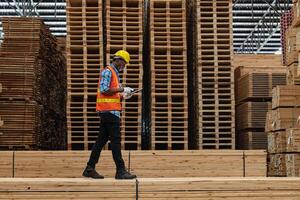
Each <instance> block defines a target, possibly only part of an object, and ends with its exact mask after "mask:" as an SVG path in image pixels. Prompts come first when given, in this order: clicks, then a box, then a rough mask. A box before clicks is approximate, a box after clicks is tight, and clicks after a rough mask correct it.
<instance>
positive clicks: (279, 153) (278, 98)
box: [266, 85, 300, 176]
mask: <svg viewBox="0 0 300 200" xmlns="http://www.w3.org/2000/svg"><path fill="white" fill-rule="evenodd" d="M299 92H300V86H296V85H288V86H277V87H275V88H274V89H273V91H272V93H273V94H272V96H273V98H272V109H273V110H270V111H269V112H268V116H267V120H266V132H267V133H268V153H269V158H270V162H269V176H299V170H300V168H299V167H300V166H299V162H298V157H299V156H300V148H299V146H300V138H299V137H300V124H299V116H300V108H299V107H300V98H299V97H298V95H299Z"/></svg>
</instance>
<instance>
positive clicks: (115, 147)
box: [107, 114, 136, 179]
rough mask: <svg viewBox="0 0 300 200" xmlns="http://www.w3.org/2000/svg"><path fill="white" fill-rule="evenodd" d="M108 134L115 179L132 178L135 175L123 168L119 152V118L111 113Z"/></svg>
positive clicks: (123, 164)
mask: <svg viewBox="0 0 300 200" xmlns="http://www.w3.org/2000/svg"><path fill="white" fill-rule="evenodd" d="M107 131H108V132H109V135H110V141H111V144H110V145H111V150H112V154H113V158H114V161H115V164H116V168H117V172H116V177H115V178H116V179H133V178H136V176H135V175H132V174H130V173H129V172H127V171H126V169H125V163H124V160H123V158H122V153H121V132H120V118H118V117H117V116H114V115H112V114H111V120H110V126H108V127H107Z"/></svg>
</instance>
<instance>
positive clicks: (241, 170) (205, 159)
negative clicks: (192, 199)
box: [14, 150, 266, 178]
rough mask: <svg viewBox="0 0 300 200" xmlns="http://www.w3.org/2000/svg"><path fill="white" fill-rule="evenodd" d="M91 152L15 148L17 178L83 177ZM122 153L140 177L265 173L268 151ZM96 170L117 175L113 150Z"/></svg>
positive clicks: (104, 154) (127, 164)
mask: <svg viewBox="0 0 300 200" xmlns="http://www.w3.org/2000/svg"><path fill="white" fill-rule="evenodd" d="M89 154H90V152H88V151H16V152H15V156H14V159H15V161H14V175H15V177H18V178H28V177H33V178H42V177H57V178H62V177H66V178H68V177H70V178H71V177H72V178H78V177H81V176H82V172H83V170H84V168H85V166H86V163H87V161H88V158H89ZM122 154H123V158H124V160H125V164H126V166H127V167H128V169H129V170H130V171H132V172H133V173H136V174H137V176H138V177H147V178H149V177H195V176H197V177H216V176H217V177H223V176H227V177H238V176H244V175H245V176H265V175H266V174H265V171H266V154H265V152H264V151H262V150H261V151H258V150H254V151H251V150H248V151H235V150H219V151H215V150H200V151H192V150H189V151H187V150H184V151H130V152H128V151H123V152H122ZM129 155H130V161H129ZM244 161H245V162H244ZM212 166H213V167H212ZM187 168H188V169H189V170H186V169H187ZM96 169H97V171H99V173H101V174H103V175H104V176H105V177H114V175H115V165H114V162H113V159H112V156H111V152H110V151H103V152H102V153H101V157H100V160H99V163H98V165H97V166H96Z"/></svg>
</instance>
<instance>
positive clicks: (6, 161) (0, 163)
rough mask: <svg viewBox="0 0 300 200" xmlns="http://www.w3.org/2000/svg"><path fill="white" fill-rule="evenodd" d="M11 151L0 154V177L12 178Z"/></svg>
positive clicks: (12, 158) (12, 159)
mask: <svg viewBox="0 0 300 200" xmlns="http://www.w3.org/2000/svg"><path fill="white" fill-rule="evenodd" d="M13 154H14V152H13V151H1V152H0V156H1V159H0V169H1V170H0V177H3V178H5V177H13V161H14V157H13Z"/></svg>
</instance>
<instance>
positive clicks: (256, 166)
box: [244, 150, 267, 177]
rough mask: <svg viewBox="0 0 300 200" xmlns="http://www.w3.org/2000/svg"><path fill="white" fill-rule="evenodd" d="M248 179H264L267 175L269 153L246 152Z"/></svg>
mask: <svg viewBox="0 0 300 200" xmlns="http://www.w3.org/2000/svg"><path fill="white" fill-rule="evenodd" d="M244 159H245V166H244V167H245V169H244V173H245V174H244V175H245V176H246V177H251V176H255V177H258V176H259V177H264V176H266V174H267V168H266V162H267V152H266V151H262V150H248V151H244Z"/></svg>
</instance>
